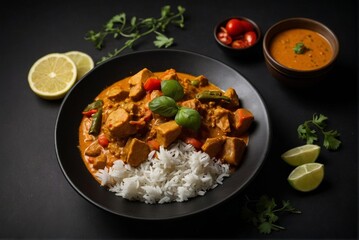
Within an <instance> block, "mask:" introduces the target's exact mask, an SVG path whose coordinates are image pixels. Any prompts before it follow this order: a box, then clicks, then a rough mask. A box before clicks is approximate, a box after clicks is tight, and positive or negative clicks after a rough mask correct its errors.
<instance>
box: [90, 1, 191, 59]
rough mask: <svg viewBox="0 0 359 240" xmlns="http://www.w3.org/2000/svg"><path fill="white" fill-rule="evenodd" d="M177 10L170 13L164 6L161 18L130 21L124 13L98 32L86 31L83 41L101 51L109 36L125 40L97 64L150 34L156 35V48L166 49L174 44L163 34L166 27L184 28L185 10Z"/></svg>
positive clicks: (133, 19) (168, 7)
mask: <svg viewBox="0 0 359 240" xmlns="http://www.w3.org/2000/svg"><path fill="white" fill-rule="evenodd" d="M177 10H178V12H177V13H174V12H172V11H171V6H169V5H166V6H164V7H162V8H161V17H159V18H154V17H149V18H137V17H135V16H133V17H132V18H131V19H127V16H126V13H125V12H122V13H119V14H117V15H115V16H113V17H112V18H111V19H110V20H109V21H108V22H107V23H106V24H105V25H104V26H103V28H102V29H101V30H100V31H98V32H96V31H93V30H90V31H88V32H87V34H86V36H85V40H88V41H90V42H92V43H93V44H94V46H95V48H96V49H98V50H101V49H103V48H104V46H105V40H106V39H107V38H108V37H110V36H112V37H113V38H115V39H120V38H125V39H127V40H126V41H125V43H124V45H123V46H122V47H121V48H119V49H117V48H116V49H115V50H114V51H113V52H110V53H108V55H107V56H104V57H102V58H101V60H100V61H99V62H97V64H98V63H101V62H103V61H106V60H108V59H110V58H112V57H115V56H117V55H119V54H120V53H121V52H122V51H123V50H125V49H126V48H132V47H133V45H134V43H135V42H136V41H137V40H138V39H140V38H142V37H144V36H146V35H149V34H151V33H153V34H155V35H156V40H155V41H153V44H154V45H155V46H156V47H158V48H163V47H164V48H168V47H170V46H171V45H172V44H173V43H174V38H171V37H167V36H166V35H165V34H164V33H165V31H166V29H167V27H168V26H169V25H170V24H172V25H175V26H178V27H180V28H183V27H184V12H185V11H186V9H185V8H183V7H182V6H178V7H177Z"/></svg>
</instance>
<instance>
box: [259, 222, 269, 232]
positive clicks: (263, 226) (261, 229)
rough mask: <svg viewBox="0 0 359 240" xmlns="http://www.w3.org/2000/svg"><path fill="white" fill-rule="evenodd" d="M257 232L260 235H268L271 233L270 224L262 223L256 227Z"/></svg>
mask: <svg viewBox="0 0 359 240" xmlns="http://www.w3.org/2000/svg"><path fill="white" fill-rule="evenodd" d="M258 230H259V232H260V233H264V234H269V233H271V232H272V224H270V223H269V222H262V223H261V224H260V225H259V226H258Z"/></svg>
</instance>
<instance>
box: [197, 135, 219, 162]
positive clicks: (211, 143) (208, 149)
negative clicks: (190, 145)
mask: <svg viewBox="0 0 359 240" xmlns="http://www.w3.org/2000/svg"><path fill="white" fill-rule="evenodd" d="M224 142H225V139H224V137H214V138H207V139H206V141H205V142H204V144H203V145H202V147H201V149H202V151H203V152H205V153H207V154H208V155H209V156H210V157H211V158H212V157H216V156H217V155H218V154H219V153H220V152H221V150H222V146H223V144H224Z"/></svg>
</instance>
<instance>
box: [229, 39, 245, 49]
mask: <svg viewBox="0 0 359 240" xmlns="http://www.w3.org/2000/svg"><path fill="white" fill-rule="evenodd" d="M246 47H248V43H247V42H246V41H245V40H244V39H237V40H234V41H233V42H232V48H246Z"/></svg>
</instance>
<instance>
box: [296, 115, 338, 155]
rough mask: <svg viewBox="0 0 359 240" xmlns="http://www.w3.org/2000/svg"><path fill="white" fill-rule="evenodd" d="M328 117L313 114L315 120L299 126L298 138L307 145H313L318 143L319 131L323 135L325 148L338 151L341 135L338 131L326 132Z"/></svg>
mask: <svg viewBox="0 0 359 240" xmlns="http://www.w3.org/2000/svg"><path fill="white" fill-rule="evenodd" d="M327 120H328V117H326V116H324V115H323V114H319V115H317V114H313V119H311V120H307V121H305V122H304V123H303V124H300V125H299V126H298V129H297V132H298V137H299V138H300V139H302V140H305V141H306V142H307V144H312V143H314V142H316V141H318V134H317V131H316V130H319V132H320V133H322V135H323V146H324V147H325V148H326V149H328V150H337V149H338V148H339V146H340V144H341V141H340V140H339V139H338V137H339V136H340V133H339V132H338V131H336V130H328V131H326V127H327V124H326V121H327Z"/></svg>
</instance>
